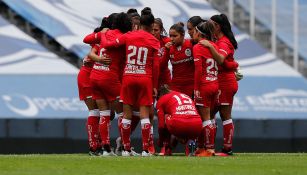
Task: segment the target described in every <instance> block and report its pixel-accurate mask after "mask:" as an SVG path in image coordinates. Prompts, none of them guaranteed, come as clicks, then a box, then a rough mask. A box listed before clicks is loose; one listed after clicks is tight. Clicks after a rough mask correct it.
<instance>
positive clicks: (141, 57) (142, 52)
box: [127, 46, 148, 65]
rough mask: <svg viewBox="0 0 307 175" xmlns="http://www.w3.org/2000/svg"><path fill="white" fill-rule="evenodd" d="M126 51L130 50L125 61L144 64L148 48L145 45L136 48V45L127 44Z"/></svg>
mask: <svg viewBox="0 0 307 175" xmlns="http://www.w3.org/2000/svg"><path fill="white" fill-rule="evenodd" d="M128 51H132V52H130V53H129V54H128V55H127V62H128V63H129V64H137V65H145V64H146V60H147V54H148V49H147V48H146V47H139V48H138V47H136V46H128ZM135 56H136V58H135ZM135 60H136V63H135Z"/></svg>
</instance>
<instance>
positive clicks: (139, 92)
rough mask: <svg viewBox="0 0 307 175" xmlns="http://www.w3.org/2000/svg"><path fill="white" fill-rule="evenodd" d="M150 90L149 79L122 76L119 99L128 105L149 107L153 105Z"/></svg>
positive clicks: (150, 82)
mask: <svg viewBox="0 0 307 175" xmlns="http://www.w3.org/2000/svg"><path fill="white" fill-rule="evenodd" d="M152 90H153V88H152V79H151V78H150V77H134V76H124V77H123V84H122V88H121V91H120V99H121V100H122V102H123V103H124V104H128V105H133V106H150V105H152V104H153V97H152V96H153V92H152Z"/></svg>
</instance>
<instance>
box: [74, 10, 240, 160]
mask: <svg viewBox="0 0 307 175" xmlns="http://www.w3.org/2000/svg"><path fill="white" fill-rule="evenodd" d="M187 30H188V34H189V35H190V37H191V38H189V39H187V38H185V29H184V23H182V22H179V23H176V24H174V25H172V26H171V28H170V29H169V36H167V32H166V30H165V29H164V27H163V22H162V20H161V19H160V18H155V17H154V15H153V14H152V11H151V9H150V8H149V7H146V8H144V9H143V10H142V11H141V15H139V13H138V12H137V10H136V9H129V10H128V11H127V13H124V12H121V13H112V14H111V15H109V16H108V17H105V18H103V19H102V22H101V26H100V27H98V28H96V29H95V30H94V32H93V33H91V34H88V35H87V36H85V38H84V40H83V42H84V43H86V44H89V45H91V51H90V52H89V54H88V55H87V56H86V57H85V58H84V60H83V66H82V67H81V69H80V72H79V75H78V87H79V96H80V100H83V101H84V102H85V104H86V105H87V107H88V109H89V116H88V119H87V132H88V141H89V148H90V152H89V153H90V155H101V156H118V155H121V156H152V155H155V153H156V151H155V144H154V138H153V119H154V116H155V115H154V113H155V112H156V114H157V117H158V133H159V138H158V142H157V144H156V145H157V146H159V147H160V148H161V149H160V153H159V154H158V155H161V156H168V155H171V154H172V149H174V148H175V145H176V143H177V142H181V143H183V144H186V145H187V146H186V147H187V148H188V145H189V144H190V143H194V142H196V143H197V145H196V146H197V149H196V150H195V151H194V150H193V151H191V149H190V150H189V149H186V155H192V156H200V157H210V156H214V155H220V156H228V155H232V154H233V153H232V140H233V135H234V125H233V122H232V118H231V110H232V104H233V98H234V95H235V94H236V92H237V90H238V83H237V81H239V80H240V79H242V74H240V73H239V72H238V67H239V64H238V63H237V62H236V61H235V60H234V51H235V49H237V42H236V39H235V38H234V35H233V32H232V30H231V25H230V23H229V21H228V18H227V16H225V15H224V14H220V15H214V16H212V17H211V18H210V19H209V20H204V19H202V18H201V17H200V16H193V17H191V18H190V19H189V20H188V21H187ZM169 63H171V65H172V71H170V69H169ZM154 104H156V105H154ZM217 112H219V114H220V116H221V119H222V122H223V137H224V144H223V148H222V150H221V152H216V151H215V137H216V130H217V125H216V122H215V114H216V113H217ZM115 113H116V114H117V116H118V130H119V133H120V134H119V136H118V138H117V140H116V145H117V146H116V149H115V150H113V149H112V148H111V143H110V123H111V121H112V120H113V119H114V116H115ZM139 122H140V123H141V130H142V131H141V133H142V148H143V151H142V153H141V154H138V153H136V152H135V151H134V150H133V147H132V145H131V140H130V135H131V133H132V132H133V131H134V130H135V128H136V126H137V125H138V123H139ZM114 151H115V152H114Z"/></svg>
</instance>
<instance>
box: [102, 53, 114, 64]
mask: <svg viewBox="0 0 307 175" xmlns="http://www.w3.org/2000/svg"><path fill="white" fill-rule="evenodd" d="M111 61H112V60H111V58H110V57H109V55H107V54H103V55H102V56H101V57H100V60H99V63H102V64H104V65H110V64H111Z"/></svg>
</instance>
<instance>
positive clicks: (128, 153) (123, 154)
mask: <svg viewBox="0 0 307 175" xmlns="http://www.w3.org/2000/svg"><path fill="white" fill-rule="evenodd" d="M122 156H123V157H130V156H135V157H138V156H140V154H138V153H137V152H135V151H134V150H131V151H125V150H123V151H122Z"/></svg>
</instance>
